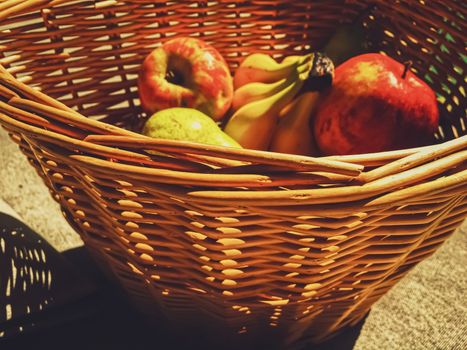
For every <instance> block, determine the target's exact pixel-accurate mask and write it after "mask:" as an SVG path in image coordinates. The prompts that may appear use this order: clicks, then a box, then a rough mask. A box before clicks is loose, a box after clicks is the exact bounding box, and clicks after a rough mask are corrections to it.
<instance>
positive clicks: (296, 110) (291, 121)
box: [269, 92, 319, 156]
mask: <svg viewBox="0 0 467 350" xmlns="http://www.w3.org/2000/svg"><path fill="white" fill-rule="evenodd" d="M318 98H319V92H305V93H303V94H302V95H299V96H298V97H297V98H296V99H295V100H294V101H293V102H292V103H291V104H290V105H289V106H287V107H286V108H287V113H286V114H285V115H284V116H283V117H282V118H281V119H280V121H279V124H278V126H277V128H276V130H275V132H274V135H273V137H272V140H271V146H270V148H269V150H270V151H273V152H280V153H291V154H301V155H307V156H316V155H318V148H317V146H316V144H315V141H314V135H313V131H312V128H311V126H310V117H311V115H312V114H313V111H314V108H315V106H316V104H317V102H318ZM281 113H282V112H281Z"/></svg>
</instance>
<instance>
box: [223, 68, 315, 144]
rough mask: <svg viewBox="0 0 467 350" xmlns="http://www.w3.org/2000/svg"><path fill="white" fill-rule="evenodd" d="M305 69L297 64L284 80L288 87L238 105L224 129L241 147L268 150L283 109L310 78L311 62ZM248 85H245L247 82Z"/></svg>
mask: <svg viewBox="0 0 467 350" xmlns="http://www.w3.org/2000/svg"><path fill="white" fill-rule="evenodd" d="M307 65H308V67H306V68H305V69H304V71H303V72H301V71H300V70H299V67H296V68H295V70H294V71H292V72H291V73H290V74H289V76H287V78H286V80H285V83H284V85H285V87H282V86H281V90H280V91H277V92H276V91H273V92H272V93H271V94H270V95H268V96H261V97H259V99H254V100H250V101H249V102H248V103H245V104H244V105H242V106H241V107H239V108H238V109H237V110H236V111H235V112H234V114H233V115H232V117H231V118H230V120H229V121H228V123H227V125H226V126H225V129H224V130H225V132H226V133H227V134H228V135H230V136H231V137H232V138H233V139H235V140H236V141H237V142H238V143H239V144H240V145H242V147H245V148H251V149H257V150H267V149H268V148H269V144H270V142H271V137H272V135H273V133H274V129H275V128H276V125H277V120H278V116H279V113H280V111H281V110H282V109H283V108H284V107H285V106H286V105H287V104H288V103H289V102H290V101H292V99H293V98H294V96H295V95H296V94H297V93H298V92H299V91H300V89H301V88H302V86H303V82H304V81H305V80H306V78H307V77H308V73H309V71H310V68H311V62H310V63H308V64H307ZM249 84H254V83H249ZM245 86H246V85H245Z"/></svg>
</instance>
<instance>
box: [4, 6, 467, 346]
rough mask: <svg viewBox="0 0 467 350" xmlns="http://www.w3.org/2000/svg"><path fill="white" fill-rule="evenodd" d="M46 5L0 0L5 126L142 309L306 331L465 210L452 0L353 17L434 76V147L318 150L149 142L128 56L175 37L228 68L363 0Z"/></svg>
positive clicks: (393, 276)
mask: <svg viewBox="0 0 467 350" xmlns="http://www.w3.org/2000/svg"><path fill="white" fill-rule="evenodd" d="M45 3H46V2H43V1H33V0H27V1H15V0H9V1H4V2H2V3H0V19H1V22H0V45H2V53H3V57H2V58H1V59H0V63H1V65H0V100H1V101H0V112H1V113H0V123H1V124H2V126H3V127H4V128H5V129H6V130H8V132H9V133H10V135H11V137H12V139H13V140H14V141H15V142H17V144H18V145H19V147H20V148H21V150H22V151H23V153H24V154H25V155H26V156H27V157H28V158H29V160H30V162H31V164H32V165H33V166H34V167H35V168H36V169H37V171H38V173H39V175H41V176H42V177H43V179H44V182H45V183H46V184H47V185H48V186H49V188H50V190H51V193H52V195H53V196H54V198H55V199H56V200H57V201H58V202H59V203H60V204H61V207H62V208H63V214H64V215H65V217H66V218H67V220H68V221H69V222H70V224H71V225H72V226H73V227H74V228H75V229H76V230H77V232H79V233H80V235H81V237H82V239H83V240H84V242H85V243H86V245H87V247H88V248H89V249H90V251H91V252H92V253H93V255H94V256H95V258H96V259H97V260H98V261H99V262H100V263H101V265H102V266H103V267H104V268H106V269H107V270H108V271H111V273H112V275H113V276H116V277H117V279H118V280H119V281H120V282H121V283H122V284H123V285H124V286H125V288H126V290H127V291H128V292H129V294H130V295H131V296H132V297H133V298H134V299H135V300H136V301H137V302H138V303H139V304H140V305H142V306H143V308H148V309H149V308H152V307H153V306H154V304H157V305H158V307H160V308H161V309H162V310H164V311H166V313H167V315H169V317H173V318H176V319H177V320H180V319H190V318H192V317H193V316H192V315H193V314H197V315H198V314H199V315H204V316H206V317H207V318H211V319H215V320H216V322H218V324H220V325H222V327H224V328H225V329H229V330H231V331H233V332H239V333H246V332H254V330H255V329H260V328H263V327H274V328H276V329H280V330H281V331H283V332H284V334H286V337H285V338H286V342H287V343H292V342H296V343H301V342H305V341H308V340H310V339H311V340H314V341H317V340H320V339H323V338H325V337H327V336H329V335H330V334H333V333H334V332H335V331H337V330H339V329H341V328H342V327H344V326H346V325H348V324H353V323H356V322H357V321H358V320H360V319H361V318H362V317H363V316H364V315H365V314H366V312H367V311H368V310H369V308H370V307H371V305H372V304H373V303H374V302H375V301H376V300H378V299H379V298H380V297H381V296H382V295H383V294H384V293H385V292H386V291H387V290H388V289H389V288H390V287H392V286H393V285H394V284H395V283H396V282H397V281H398V280H399V279H400V278H401V277H403V276H404V275H405V273H407V272H408V271H409V270H410V269H411V268H412V267H413V266H414V265H415V264H417V263H418V262H419V261H421V260H423V259H424V258H426V257H428V256H429V255H431V254H432V253H433V252H434V251H435V249H436V248H437V247H438V246H439V245H440V244H441V243H442V242H443V241H444V240H445V239H446V238H447V237H448V236H449V235H450V234H451V233H452V232H453V231H454V230H455V228H456V227H457V226H459V224H460V223H461V222H462V221H463V219H464V218H465V216H466V212H467V205H466V204H467V201H466V199H465V195H466V189H467V186H466V183H467V181H466V180H467V170H466V159H467V150H466V148H467V147H466V145H467V137H466V136H462V135H464V134H465V125H466V117H465V86H464V85H463V84H465V83H464V80H463V74H464V73H465V72H464V71H463V69H465V68H463V67H464V66H465V64H464V63H463V59H464V58H463V57H462V56H461V55H459V54H458V52H461V51H462V50H463V43H464V42H465V35H464V34H463V33H465V32H466V31H465V29H466V28H465V25H464V21H463V18H465V16H467V13H466V11H465V7H463V5H462V2H460V1H459V2H458V1H451V0H450V1H430V2H426V3H425V2H423V1H420V2H414V1H398V2H397V3H396V2H393V1H375V2H373V3H375V4H376V7H375V9H374V11H372V12H371V14H370V15H369V16H368V17H367V18H364V19H363V20H362V21H363V22H364V25H365V26H366V27H367V28H368V32H369V33H371V35H370V34H369V38H368V39H369V40H370V41H371V42H372V43H373V45H374V48H375V49H376V48H377V49H379V50H383V51H385V52H387V53H388V54H390V55H391V56H393V57H395V58H397V59H398V60H400V61H403V60H406V59H410V60H412V61H413V62H414V64H413V67H414V70H415V71H416V72H417V73H418V74H420V75H421V76H426V75H427V74H428V75H429V77H428V78H427V79H429V80H430V82H431V85H432V87H433V89H434V90H435V91H437V92H438V93H439V95H440V101H441V113H442V119H441V125H440V129H439V132H438V135H437V136H438V139H439V141H440V144H437V145H433V146H429V147H423V148H419V149H409V150H401V151H393V152H386V153H379V154H367V155H355V156H340V157H322V158H309V157H301V156H292V155H284V154H275V153H269V152H260V151H253V150H233V149H232V150H231V149H224V148H221V147H215V146H206V145H199V144H193V143H188V142H177V141H168V140H155V139H148V138H146V137H143V136H142V135H139V134H138V133H135V132H134V131H131V130H134V129H135V128H137V127H138V126H139V125H140V123H141V120H143V119H142V118H141V117H144V113H142V111H141V110H140V107H139V102H138V100H137V92H136V83H135V78H136V74H137V71H138V67H139V64H140V63H141V61H142V60H143V58H144V57H145V55H146V54H147V53H148V52H149V51H150V50H152V49H153V48H154V47H156V46H157V45H159V44H160V42H161V41H163V40H165V39H168V38H172V37H174V36H185V35H194V36H199V37H201V38H202V39H204V40H207V41H209V42H212V43H213V44H214V45H215V46H216V48H218V49H219V51H220V52H221V53H222V54H223V55H224V57H226V59H227V61H228V63H229V64H230V65H231V67H232V69H234V68H235V66H236V65H237V64H238V62H239V60H241V58H242V57H243V56H244V55H246V54H248V53H250V52H253V51H255V52H258V51H262V52H267V53H270V54H273V55H274V56H275V57H281V56H283V55H284V54H288V53H291V52H293V51H295V50H298V51H301V52H305V51H309V50H314V49H315V48H319V47H320V46H321V45H322V44H323V43H325V41H326V40H327V38H329V35H331V34H332V32H333V31H334V30H335V28H336V26H337V25H338V24H339V23H341V22H345V21H350V20H352V19H353V18H355V17H356V16H357V15H358V14H359V13H360V12H361V11H362V10H363V9H365V8H366V7H367V6H368V2H367V1H338V0H333V1H294V2H291V3H290V4H288V3H287V4H286V5H284V4H285V3H286V2H284V1H274V0H259V1H218V2H208V1H184V2H150V1H136V0H135V1H113V0H110V1H101V2H89V1H63V0H55V1H50V2H48V3H47V5H44V4H45ZM446 33H449V35H450V36H449V38H448V39H447V38H446ZM99 119H100V120H101V121H98V120H99ZM102 121H105V123H103V122H102ZM119 126H124V127H126V129H124V128H120V127H119ZM150 151H157V152H158V153H157V155H156V154H155V153H153V152H150Z"/></svg>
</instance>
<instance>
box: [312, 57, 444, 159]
mask: <svg viewBox="0 0 467 350" xmlns="http://www.w3.org/2000/svg"><path fill="white" fill-rule="evenodd" d="M409 68H410V67H409V64H406V65H403V64H401V63H399V62H397V61H395V60H394V59H392V58H390V57H388V56H386V55H383V54H376V53H372V54H364V55H360V56H356V57H353V58H351V59H349V60H347V61H346V62H344V63H343V64H341V65H340V66H338V67H337V68H336V71H335V78H334V82H333V85H332V87H331V88H330V89H329V91H327V92H326V94H325V95H324V96H323V97H322V99H321V101H320V103H319V105H318V107H317V110H316V116H315V122H314V134H315V138H316V141H317V144H318V146H319V148H320V150H321V151H322V152H323V153H324V154H326V155H333V154H356V153H371V152H380V151H388V150H395V149H403V148H410V147H417V146H422V145H426V144H429V143H430V142H432V141H433V139H434V138H433V137H434V132H435V131H436V129H437V126H438V114H439V113H438V107H437V103H436V96H435V93H434V92H433V90H432V89H431V88H430V87H429V86H428V85H427V84H426V83H425V82H424V81H423V80H421V79H419V78H418V77H417V76H416V75H415V74H414V73H412V72H411V71H410V69H409Z"/></svg>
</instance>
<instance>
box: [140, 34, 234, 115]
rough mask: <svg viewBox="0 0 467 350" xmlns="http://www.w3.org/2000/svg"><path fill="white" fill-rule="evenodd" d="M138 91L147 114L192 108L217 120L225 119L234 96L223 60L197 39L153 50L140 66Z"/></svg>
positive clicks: (167, 44)
mask: <svg viewBox="0 0 467 350" xmlns="http://www.w3.org/2000/svg"><path fill="white" fill-rule="evenodd" d="M138 89H139V97H140V100H141V104H142V106H143V108H144V109H145V110H146V111H147V112H148V113H151V114H152V113H155V112H157V111H159V110H162V109H166V108H170V107H190V108H195V109H198V110H200V111H201V112H203V113H205V114H207V115H209V116H210V117H211V118H213V119H214V120H220V119H221V118H222V117H223V116H224V114H225V113H226V111H227V110H228V109H229V107H230V104H231V102H232V97H233V83H232V77H231V75H230V71H229V67H228V66H227V63H226V62H225V60H224V58H223V57H222V56H221V54H220V53H219V52H218V51H217V50H216V49H215V48H214V47H212V46H211V45H209V44H207V43H205V42H204V41H202V40H199V39H195V38H175V39H172V40H169V41H167V42H165V43H164V44H163V45H162V46H160V47H159V48H157V49H155V50H154V51H152V52H151V53H150V54H149V55H148V56H147V57H146V59H145V60H144V62H143V65H142V67H141V70H140V73H139V78H138Z"/></svg>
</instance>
